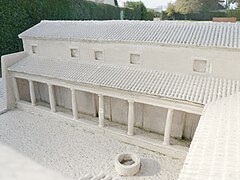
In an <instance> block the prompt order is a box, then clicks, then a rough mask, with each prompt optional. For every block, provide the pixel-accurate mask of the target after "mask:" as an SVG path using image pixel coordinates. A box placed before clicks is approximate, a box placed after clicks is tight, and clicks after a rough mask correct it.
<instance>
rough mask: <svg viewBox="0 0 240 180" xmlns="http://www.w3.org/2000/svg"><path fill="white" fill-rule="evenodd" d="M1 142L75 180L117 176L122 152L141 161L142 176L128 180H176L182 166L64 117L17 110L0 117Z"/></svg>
mask: <svg viewBox="0 0 240 180" xmlns="http://www.w3.org/2000/svg"><path fill="white" fill-rule="evenodd" d="M0 142H4V143H7V144H8V145H10V146H11V147H12V148H14V149H16V150H18V151H20V152H22V153H23V154H25V155H27V156H28V157H30V158H31V159H34V160H36V161H37V162H38V163H40V164H42V165H44V166H48V167H50V168H52V169H55V170H58V171H60V172H62V173H63V174H65V175H68V176H71V177H73V178H76V179H78V178H79V177H81V176H84V175H86V174H88V173H94V174H98V173H99V172H104V173H106V174H108V175H111V176H113V177H116V176H117V175H116V172H115V170H114V158H115V157H116V155H117V154H119V153H121V152H134V153H137V155H138V156H140V158H141V160H142V167H141V171H140V173H139V174H137V176H135V177H134V178H128V179H156V180H161V179H164V180H171V179H177V178H178V175H179V173H180V170H181V168H182V165H183V161H182V160H178V159H173V158H170V157H166V156H164V155H162V154H160V153H155V152H152V151H149V150H145V149H142V148H139V147H136V146H133V145H129V144H125V143H122V142H120V141H118V140H115V139H112V138H111V137H106V135H103V134H101V133H97V132H93V131H92V130H90V129H86V128H82V127H81V126H76V125H75V124H73V123H71V122H69V123H66V122H64V118H62V119H61V118H59V117H58V118H57V117H55V116H47V115H45V116H41V115H38V114H32V113H27V112H24V111H21V110H17V109H15V110H12V111H9V112H7V113H5V114H2V115H1V116H0ZM121 179H127V178H121Z"/></svg>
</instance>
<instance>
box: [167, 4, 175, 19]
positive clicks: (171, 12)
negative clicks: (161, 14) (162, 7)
mask: <svg viewBox="0 0 240 180" xmlns="http://www.w3.org/2000/svg"><path fill="white" fill-rule="evenodd" d="M165 12H166V13H167V16H168V17H171V18H172V19H173V20H175V13H176V11H175V5H174V4H173V3H168V6H167V9H166V11H165Z"/></svg>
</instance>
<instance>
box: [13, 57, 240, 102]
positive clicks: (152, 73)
mask: <svg viewBox="0 0 240 180" xmlns="http://www.w3.org/2000/svg"><path fill="white" fill-rule="evenodd" d="M9 70H11V71H15V72H21V73H27V74H32V75H41V76H45V77H51V78H57V79H61V80H68V81H73V82H80V83H86V84H90V85H96V86H103V87H108V88H114V89H119V90H124V91H130V92H136V93H143V94H147V95H153V96H158V97H162V98H170V99H176V100H182V101H188V102H193V103H198V104H206V103H208V102H211V101H215V100H217V99H220V98H222V97H225V96H228V95H231V94H234V93H235V92H237V91H240V81H235V80H226V79H221V78H214V77H207V76H202V75H191V74H182V73H173V72H161V71H156V70H147V69H140V68H135V67H128V66H120V65H108V64H102V63H84V62H81V61H78V60H52V59H51V60H50V59H43V58H40V57H39V58H37V57H35V58H33V57H30V56H29V57H27V58H25V59H23V60H21V61H19V62H18V63H16V64H14V65H13V66H11V67H10V68H9Z"/></svg>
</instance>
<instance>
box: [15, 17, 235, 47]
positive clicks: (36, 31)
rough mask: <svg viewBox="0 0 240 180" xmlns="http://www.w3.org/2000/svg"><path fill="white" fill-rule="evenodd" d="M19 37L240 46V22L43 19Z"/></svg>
mask: <svg viewBox="0 0 240 180" xmlns="http://www.w3.org/2000/svg"><path fill="white" fill-rule="evenodd" d="M19 37H21V38H26V37H28V38H41V39H42V38H43V39H64V40H90V41H117V42H119V41H120V42H139V43H147V42H148V43H157V44H161V45H184V46H207V47H223V48H238V49H239V48H240V24H239V23H214V22H181V21H42V22H41V23H39V24H37V25H36V26H34V27H32V28H30V29H28V30H26V31H25V32H23V33H22V34H20V35H19Z"/></svg>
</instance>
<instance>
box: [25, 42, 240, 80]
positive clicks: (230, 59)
mask: <svg viewBox="0 0 240 180" xmlns="http://www.w3.org/2000/svg"><path fill="white" fill-rule="evenodd" d="M33 44H34V45H38V47H39V54H40V55H39V56H43V57H50V58H60V59H69V58H71V57H70V48H71V47H74V48H78V49H79V58H76V59H79V60H80V61H88V62H93V61H95V60H94V50H101V51H103V52H104V60H103V61H102V62H103V63H109V64H122V65H129V66H134V65H130V63H129V57H130V53H140V55H141V65H135V66H136V67H144V68H150V69H157V70H162V71H172V72H183V73H195V72H193V60H194V59H200V60H207V61H208V63H209V66H210V72H211V73H210V75H212V76H219V77H225V78H230V79H240V71H239V69H240V63H239V57H240V51H239V50H230V49H217V48H202V47H201V48H193V47H192V48H190V47H189V48H187V47H174V46H160V45H151V44H145V45H141V44H133V43H107V42H102V43H97V42H86V41H84V42H71V41H54V40H29V39H25V40H24V49H25V51H27V52H29V53H30V54H31V45H33ZM98 62H99V61H98ZM100 62H101V61H100Z"/></svg>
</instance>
